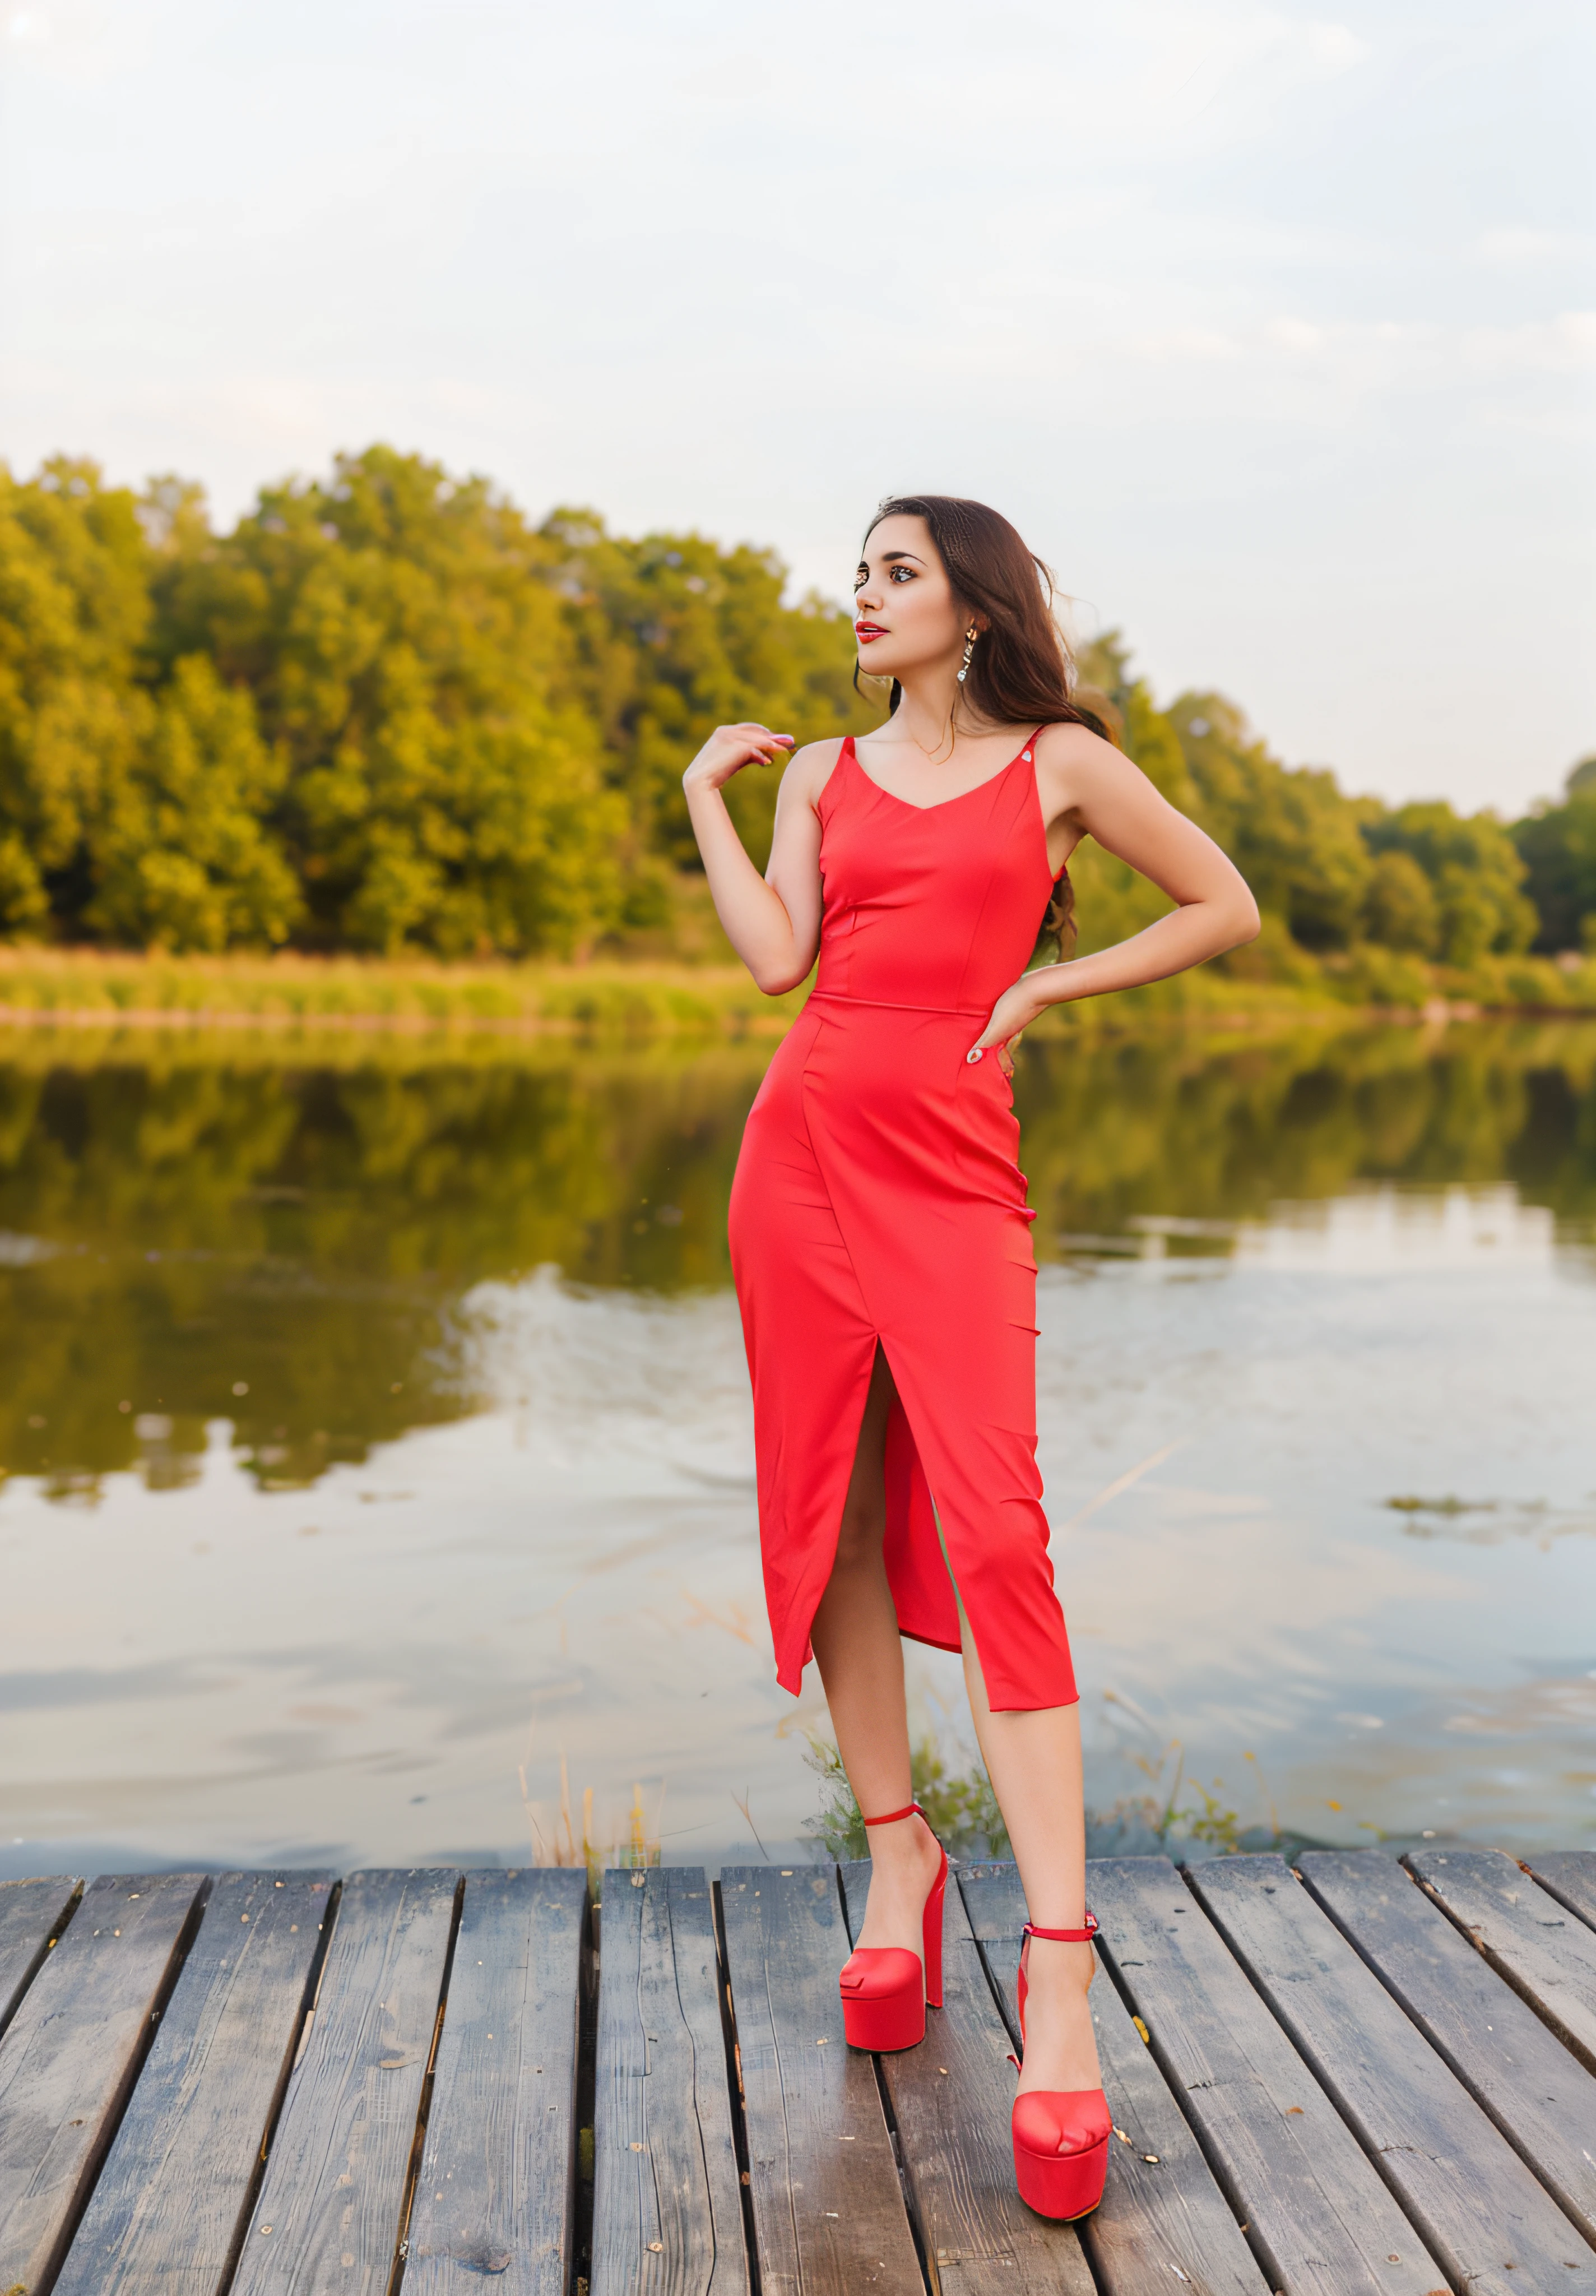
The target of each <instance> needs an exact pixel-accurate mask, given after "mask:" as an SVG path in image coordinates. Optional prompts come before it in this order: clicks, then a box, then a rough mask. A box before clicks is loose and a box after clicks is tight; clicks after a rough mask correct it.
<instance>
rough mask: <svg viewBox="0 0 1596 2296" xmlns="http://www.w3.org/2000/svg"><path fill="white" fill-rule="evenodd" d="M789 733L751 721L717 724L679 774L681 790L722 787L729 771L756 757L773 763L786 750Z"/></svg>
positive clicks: (761, 761)
mask: <svg viewBox="0 0 1596 2296" xmlns="http://www.w3.org/2000/svg"><path fill="white" fill-rule="evenodd" d="M791 747H792V736H791V734H773V733H772V732H771V730H770V728H769V726H756V725H754V724H753V723H752V722H751V721H750V722H749V723H748V724H746V725H742V726H716V729H715V731H714V733H713V734H710V736H709V739H708V741H707V742H705V744H704V746H703V748H702V749H701V750H700V751H699V753H698V756H697V757H696V758H694V759H693V761H692V765H690V766H689V767H688V768H687V771H686V772H685V773H684V774H683V776H682V786H683V789H685V790H695V789H712V790H716V789H724V786H725V784H726V783H727V782H729V781H730V780H731V778H732V776H733V774H740V773H741V771H742V769H743V767H744V766H751V765H752V764H753V762H754V760H755V759H756V758H757V759H758V761H759V763H760V764H761V765H762V766H768V765H772V764H773V763H774V761H775V759H776V758H779V757H780V756H781V754H782V750H790V749H791Z"/></svg>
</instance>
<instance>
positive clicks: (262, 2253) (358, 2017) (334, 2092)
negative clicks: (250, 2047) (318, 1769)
mask: <svg viewBox="0 0 1596 2296" xmlns="http://www.w3.org/2000/svg"><path fill="white" fill-rule="evenodd" d="M458 1881H459V1876H458V1874H455V1873H454V1872H453V1871H451V1870H448V1869H440V1868H438V1867H435V1866H434V1867H425V1866H422V1867H415V1868H413V1869H412V1870H411V1871H409V1872H407V1873H405V1872H397V1873H367V1874H351V1875H350V1876H349V1879H348V1881H347V1882H345V1883H344V1886H343V1893H342V1896H341V1897H340V1901H339V1907H338V1915H337V1920H336V1923H335V1924H334V1927H333V1931H332V1939H331V1944H330V1945H329V1946H328V1948H327V1956H326V1959H325V1961H324V1962H323V1966H322V1981H321V1987H320V1990H319V1992H318V1993H317V1996H316V2006H315V2022H314V2024H313V2026H312V2028H311V2034H310V2039H309V2042H308V2045H307V2047H306V2051H305V2054H304V2056H303V2057H302V2058H301V2060H300V2062H299V2067H298V2069H297V2070H296V2071H295V2072H294V2075H293V2077H292V2079H291V2081H290V2083H289V2089H288V2095H287V2097H286V2099H285V2101H284V2103H283V2107H282V2119H281V2120H279V2122H278V2125H277V2134H276V2136H275V2137H274V2140H273V2144H272V2150H271V2153H270V2155H269V2157H268V2159H267V2161H266V2181H265V2183H264V2185H262V2188H261V2193H260V2197H259V2199H258V2201H257V2202H256V2204H255V2207H254V2208H253V2209H252V2210H251V2211H250V2229H249V2231H248V2232H247V2233H246V2235H245V2236H244V2245H243V2253H242V2255H241V2258H240V2259H239V2267H238V2273H237V2276H236V2278H235V2279H234V2281H233V2296H324V2292H326V2291H327V2290H330V2289H337V2290H338V2291H339V2292H340V2296H386V2291H387V2288H388V2284H389V2279H390V2278H391V2276H392V2273H393V2267H394V2259H395V2255H396V2253H397V2247H398V2241H399V2230H400V2226H401V2223H402V2221H403V2215H404V2207H405V2193H406V2189H407V2186H408V2184H409V2171H410V2162H411V2159H412V2155H413V2147H414V2143H415V2136H416V2126H417V2114H418V2111H419V2108H420V2105H421V2098H422V2083H423V2081H424V2080H425V2079H426V2073H427V2065H428V2062H429V2059H430V2054H431V2050H432V2041H433V2036H434V2033H435V2032H436V2030H437V2024H438V2001H439V1997H440V1994H441V1990H442V1986H443V1980H444V1973H445V1969H446V1963H447V1956H448V1949H449V1939H450V1934H451V1932H452V1931H453V1928H454V1898H455V1890H456V1885H457V1883H458Z"/></svg>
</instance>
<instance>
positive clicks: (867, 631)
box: [854, 622, 887, 645]
mask: <svg viewBox="0 0 1596 2296" xmlns="http://www.w3.org/2000/svg"><path fill="white" fill-rule="evenodd" d="M854 635H855V637H856V638H857V639H858V641H859V643H860V644H861V645H868V644H870V642H871V640H872V638H884V637H885V636H886V635H887V633H886V631H885V630H884V629H883V628H882V627H881V625H880V622H855V624H854Z"/></svg>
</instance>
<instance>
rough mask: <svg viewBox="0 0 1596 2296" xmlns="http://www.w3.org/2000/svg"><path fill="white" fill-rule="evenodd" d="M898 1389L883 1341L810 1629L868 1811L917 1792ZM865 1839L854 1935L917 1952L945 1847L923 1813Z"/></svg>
mask: <svg viewBox="0 0 1596 2296" xmlns="http://www.w3.org/2000/svg"><path fill="white" fill-rule="evenodd" d="M895 1395H896V1388H895V1387H894V1386H893V1383H892V1374H891V1372H890V1371H889V1370H888V1365H887V1357H886V1356H885V1355H884V1354H883V1353H882V1351H881V1349H880V1348H878V1349H876V1360H875V1367H874V1369H873V1370H872V1373H871V1379H870V1392H869V1395H868V1396H867V1398H866V1399H865V1405H864V1417H863V1423H862V1424H861V1426H860V1430H859V1443H858V1448H857V1450H856V1451H855V1455H854V1472H853V1474H852V1476H851V1478H850V1480H849V1482H848V1491H847V1499H846V1501H845V1502H844V1505H843V1510H842V1529H841V1532H840V1534H839V1538H838V1541H837V1560H836V1562H834V1563H833V1564H832V1566H831V1579H830V1580H829V1581H828V1583H827V1586H826V1591H825V1593H824V1594H823V1595H822V1596H821V1599H820V1607H819V1609H818V1610H817V1611H815V1614H814V1626H813V1627H812V1628H811V1629H810V1639H811V1641H812V1642H813V1643H814V1655H815V1658H816V1660H817V1661H818V1662H819V1666H820V1677H821V1680H822V1681H823V1683H824V1685H825V1691H826V1703H827V1704H828V1706H829V1707H830V1708H831V1727H832V1728H833V1729H834V1730H835V1731H836V1733H837V1749H838V1751H839V1753H840V1754H841V1756H842V1764H843V1767H844V1768H845V1769H846V1770H847V1777H848V1784H850V1785H851V1786H852V1788H853V1790H854V1798H855V1800H856V1801H857V1802H858V1805H859V1807H860V1808H861V1809H862V1810H863V1813H864V1815H865V1816H866V1817H880V1816H884V1815H885V1814H886V1812H887V1811H888V1810H891V1809H902V1808H904V1805H905V1803H906V1802H908V1801H909V1800H910V1799H911V1798H912V1794H913V1788H912V1786H911V1784H910V1783H909V1718H908V1714H907V1711H906V1709H905V1705H904V1645H903V1638H902V1636H900V1635H899V1633H898V1624H897V1611H896V1607H895V1605H894V1603H893V1600H892V1590H891V1588H890V1587H888V1583H887V1565H886V1562H885V1561H884V1559H883V1557H882V1553H881V1542H882V1540H883V1538H884V1537H885V1535H886V1529H887V1494H886V1482H885V1474H886V1458H887V1414H888V1409H889V1408H890V1406H891V1404H892V1401H893V1398H894V1397H895ZM865 1839H866V1841H868V1842H869V1844H870V1858H871V1875H870V1902H869V1904H868V1906H867V1907H866V1909H865V1916H864V1926H863V1929H862V1930H861V1931H860V1932H859V1935H858V1937H857V1938H856V1939H855V1944H857V1945H862V1946H872V1947H874V1946H906V1947H907V1948H909V1950H910V1951H911V1952H913V1953H918V1952H919V1951H920V1949H921V1916H922V1914H923V1911H924V1907H925V1901H926V1893H927V1891H928V1890H929V1888H930V1886H931V1883H932V1882H934V1881H935V1880H936V1878H937V1871H938V1866H939V1863H940V1861H939V1858H938V1855H937V1848H936V1844H935V1843H934V1842H933V1841H932V1840H931V1837H930V1835H929V1833H927V1831H926V1829H925V1827H924V1826H923V1825H921V1823H920V1821H919V1820H918V1819H917V1818H910V1819H909V1820H907V1821H906V1822H905V1823H904V1825H881V1826H872V1829H871V1831H870V1833H868V1834H867V1835H866V1836H865ZM1059 1949H1060V1948H1055V1950H1059Z"/></svg>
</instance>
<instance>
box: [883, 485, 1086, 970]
mask: <svg viewBox="0 0 1596 2296" xmlns="http://www.w3.org/2000/svg"><path fill="white" fill-rule="evenodd" d="M899 517H902V518H921V519H923V520H924V521H925V522H926V525H927V527H928V528H929V531H930V537H931V540H932V541H933V542H934V543H935V544H936V545H937V555H938V557H939V558H940V559H941V561H942V563H943V565H944V566H945V568H946V570H947V578H948V580H949V582H950V583H951V584H952V586H953V590H954V596H955V597H956V598H957V599H958V601H959V604H960V608H961V610H962V611H964V612H967V613H970V614H978V615H980V617H981V618H982V619H983V621H984V622H985V624H986V627H985V628H984V629H983V630H982V632H981V634H980V635H979V637H978V639H977V641H976V647H975V652H974V653H973V654H972V655H971V657H970V668H969V672H968V674H967V675H966V677H965V681H964V685H963V687H962V693H963V694H964V696H965V698H966V699H967V700H968V701H970V705H971V707H972V709H974V710H975V712H976V713H977V714H978V716H979V717H984V718H986V719H987V720H989V721H991V722H993V723H994V724H998V725H1026V724H1029V725H1032V726H1087V727H1089V728H1090V730H1091V731H1092V732H1093V734H1101V736H1102V738H1103V739H1104V740H1105V741H1109V740H1111V739H1112V736H1111V735H1110V734H1109V729H1108V727H1107V726H1105V725H1104V724H1103V721H1102V719H1101V717H1098V716H1097V715H1096V713H1095V712H1094V711H1093V710H1091V709H1081V708H1080V707H1079V706H1078V705H1077V703H1076V701H1075V700H1074V698H1073V696H1074V690H1075V664H1074V662H1073V661H1072V660H1071V659H1070V654H1069V649H1068V645H1067V644H1065V641H1064V634H1063V632H1062V630H1060V627H1059V624H1058V619H1057V616H1056V613H1055V610H1054V598H1055V595H1056V585H1055V584H1054V581H1053V577H1052V569H1051V568H1050V567H1048V566H1047V565H1046V564H1044V562H1043V561H1042V560H1041V559H1040V558H1038V557H1037V556H1036V553H1035V551H1033V550H1028V549H1027V547H1026V545H1025V542H1024V540H1023V539H1022V537H1021V536H1020V534H1019V530H1018V529H1016V528H1014V527H1012V526H1011V525H1010V523H1009V521H1008V520H1007V519H1006V518H1004V517H1003V513H1002V512H1001V511H995V510H992V509H990V508H989V507H988V505H987V504H986V503H978V502H970V501H969V500H967V499H966V498H965V497H964V496H961V495H888V496H887V497H886V499H885V500H884V501H883V502H880V503H879V504H877V506H876V514H875V516H874V517H873V518H872V520H871V521H870V524H869V526H868V527H867V528H866V529H865V535H864V540H865V543H866V544H868V543H869V540H870V537H871V536H872V534H873V533H874V532H875V530H876V529H877V527H878V526H880V523H881V521H882V520H883V519H884V518H899ZM858 683H859V671H858V666H857V664H855V669H854V684H855V687H856V686H857V685H858ZM902 699H903V688H902V686H900V685H899V684H898V682H897V680H896V677H895V678H894V679H893V680H892V698H891V700H890V701H889V702H888V716H890V715H891V713H892V711H893V710H895V709H896V708H897V705H898V703H899V701H901V700H902ZM1042 939H1043V941H1044V942H1049V941H1053V942H1056V943H1057V945H1058V947H1059V951H1060V955H1067V954H1068V950H1069V948H1070V947H1072V946H1073V943H1074V940H1075V892H1074V889H1073V887H1072V886H1071V884H1070V881H1069V872H1068V869H1062V870H1060V873H1059V875H1058V878H1057V880H1056V881H1055V882H1054V885H1053V897H1052V900H1051V901H1050V902H1049V903H1048V906H1047V914H1046V915H1045V916H1044V919H1043V921H1042Z"/></svg>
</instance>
